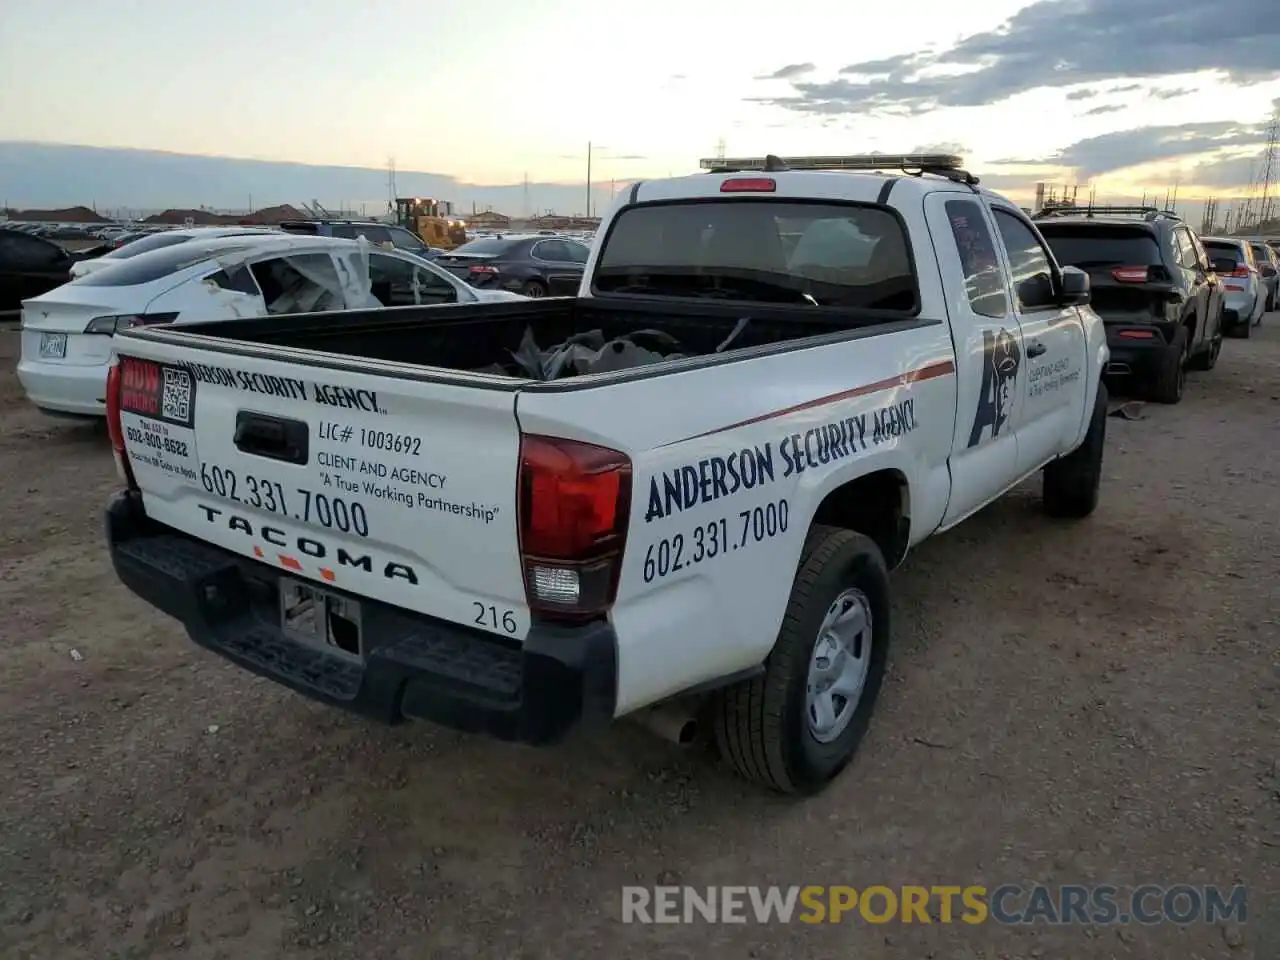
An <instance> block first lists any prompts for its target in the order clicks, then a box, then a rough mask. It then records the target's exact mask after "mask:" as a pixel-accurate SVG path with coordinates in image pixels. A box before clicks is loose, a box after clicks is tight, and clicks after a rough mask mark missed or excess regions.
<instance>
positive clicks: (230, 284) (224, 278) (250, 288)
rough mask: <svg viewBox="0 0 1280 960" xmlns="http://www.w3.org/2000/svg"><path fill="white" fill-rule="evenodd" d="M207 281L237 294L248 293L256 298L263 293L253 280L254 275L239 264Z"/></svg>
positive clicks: (219, 272) (208, 278)
mask: <svg viewBox="0 0 1280 960" xmlns="http://www.w3.org/2000/svg"><path fill="white" fill-rule="evenodd" d="M205 280H206V281H207V282H208V283H212V284H213V285H214V286H216V287H221V288H222V289H223V290H234V291H235V292H236V293H247V294H249V295H250V296H254V297H258V296H261V295H262V291H261V290H259V289H258V284H257V282H256V281H255V280H254V279H253V273H252V272H251V271H250V270H249V268H248V267H246V266H245V265H244V264H237V265H236V266H234V267H228V268H227V269H225V270H219V271H218V272H217V273H215V274H213V275H211V276H208V277H206V278H205Z"/></svg>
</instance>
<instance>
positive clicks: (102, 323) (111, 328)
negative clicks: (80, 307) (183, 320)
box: [84, 313, 178, 337]
mask: <svg viewBox="0 0 1280 960" xmlns="http://www.w3.org/2000/svg"><path fill="white" fill-rule="evenodd" d="M177 319H178V315H177V314H176V313H123V314H119V315H115V316H109V317H94V318H93V319H92V320H90V321H89V325H88V326H87V327H85V328H84V332H85V333H100V334H102V335H103V336H107V337H109V336H111V335H113V334H116V333H119V332H120V331H121V330H128V329H129V328H130V327H150V326H154V325H155V324H157V323H172V322H173V321H174V320H177Z"/></svg>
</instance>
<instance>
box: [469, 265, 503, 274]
mask: <svg viewBox="0 0 1280 960" xmlns="http://www.w3.org/2000/svg"><path fill="white" fill-rule="evenodd" d="M471 272H472V273H484V274H495V273H497V272H498V268H497V267H484V266H480V265H479V264H477V265H476V266H474V267H472V268H471Z"/></svg>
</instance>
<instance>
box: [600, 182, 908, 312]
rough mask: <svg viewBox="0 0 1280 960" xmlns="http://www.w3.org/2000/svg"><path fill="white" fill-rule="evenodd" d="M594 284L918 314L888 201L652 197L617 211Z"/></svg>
mask: <svg viewBox="0 0 1280 960" xmlns="http://www.w3.org/2000/svg"><path fill="white" fill-rule="evenodd" d="M592 286H593V289H594V291H595V292H596V293H599V294H610V295H624V296H625V295H641V296H672V297H714V298H718V299H732V300H742V301H749V302H756V303H775V304H779V303H797V304H798V303H808V304H813V305H817V306H819V307H822V306H831V307H843V308H860V309H868V310H883V311H890V312H893V313H896V314H902V315H912V314H914V313H915V312H916V311H917V310H918V309H919V301H920V296H919V288H918V284H917V282H916V275H915V267H914V263H913V262H912V258H911V253H910V247H909V244H908V241H907V236H906V231H905V229H904V227H903V225H902V222H901V221H900V220H899V219H898V217H897V215H896V214H894V213H893V212H892V211H890V210H889V209H888V208H886V207H881V206H876V205H872V204H852V203H838V202H832V201H796V200H785V199H751V200H745V199H742V200H696V201H684V202H675V203H653V204H645V205H642V206H637V207H631V208H630V209H627V210H624V211H623V212H622V213H620V214H619V215H618V217H617V219H616V220H615V221H614V222H613V224H612V226H611V227H610V230H609V235H608V236H607V237H606V238H605V241H604V245H603V247H602V248H601V251H600V256H599V260H598V262H597V264H596V270H595V275H594V276H593V277H592Z"/></svg>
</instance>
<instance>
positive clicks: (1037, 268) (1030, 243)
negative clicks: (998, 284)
mask: <svg viewBox="0 0 1280 960" xmlns="http://www.w3.org/2000/svg"><path fill="white" fill-rule="evenodd" d="M992 212H993V213H994V214H995V217H996V226H998V227H999V228H1000V236H1001V238H1002V239H1003V240H1004V249H1005V252H1006V253H1007V254H1008V256H1009V271H1010V273H1011V274H1012V275H1013V292H1014V295H1015V296H1016V297H1017V298H1018V309H1019V310H1043V309H1044V308H1045V307H1051V306H1053V305H1054V303H1055V302H1056V301H1055V298H1054V295H1053V267H1052V266H1051V261H1050V259H1049V254H1048V253H1047V252H1046V251H1045V249H1044V247H1043V246H1042V245H1041V243H1040V241H1039V240H1038V239H1037V238H1036V235H1035V234H1034V233H1032V232H1031V228H1030V227H1028V226H1027V225H1026V224H1025V223H1023V222H1022V221H1021V220H1020V219H1019V218H1018V217H1015V216H1014V215H1013V214H1011V213H1008V212H1006V211H1004V210H1001V209H1000V208H998V207H996V208H993V210H992Z"/></svg>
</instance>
